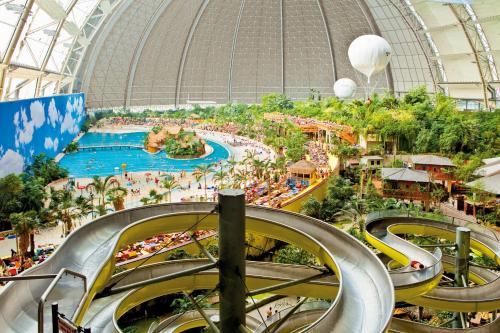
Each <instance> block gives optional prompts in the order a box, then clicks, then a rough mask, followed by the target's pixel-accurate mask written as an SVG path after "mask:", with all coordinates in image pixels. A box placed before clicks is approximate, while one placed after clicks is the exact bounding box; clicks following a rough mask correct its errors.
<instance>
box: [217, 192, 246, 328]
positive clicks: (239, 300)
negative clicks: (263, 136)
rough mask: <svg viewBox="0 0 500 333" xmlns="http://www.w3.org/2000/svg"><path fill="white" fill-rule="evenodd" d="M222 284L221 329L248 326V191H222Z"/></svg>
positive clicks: (220, 203)
mask: <svg viewBox="0 0 500 333" xmlns="http://www.w3.org/2000/svg"><path fill="white" fill-rule="evenodd" d="M219 287H220V328H221V332H222V333H234V332H238V331H239V327H240V325H243V326H245V316H246V314H245V298H246V296H245V294H246V292H245V193H244V192H243V190H232V189H227V190H222V191H220V192H219Z"/></svg>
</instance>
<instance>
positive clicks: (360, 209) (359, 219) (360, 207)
mask: <svg viewBox="0 0 500 333" xmlns="http://www.w3.org/2000/svg"><path fill="white" fill-rule="evenodd" d="M367 213H368V207H367V205H366V202H365V200H364V199H360V198H358V197H355V196H354V197H352V198H351V199H350V200H349V201H347V202H346V203H345V205H344V207H343V208H342V209H341V210H340V211H339V212H338V213H336V214H335V215H336V216H341V217H350V218H351V220H352V222H354V224H355V225H357V226H358V227H359V231H360V233H361V234H363V232H364V230H365V214H367Z"/></svg>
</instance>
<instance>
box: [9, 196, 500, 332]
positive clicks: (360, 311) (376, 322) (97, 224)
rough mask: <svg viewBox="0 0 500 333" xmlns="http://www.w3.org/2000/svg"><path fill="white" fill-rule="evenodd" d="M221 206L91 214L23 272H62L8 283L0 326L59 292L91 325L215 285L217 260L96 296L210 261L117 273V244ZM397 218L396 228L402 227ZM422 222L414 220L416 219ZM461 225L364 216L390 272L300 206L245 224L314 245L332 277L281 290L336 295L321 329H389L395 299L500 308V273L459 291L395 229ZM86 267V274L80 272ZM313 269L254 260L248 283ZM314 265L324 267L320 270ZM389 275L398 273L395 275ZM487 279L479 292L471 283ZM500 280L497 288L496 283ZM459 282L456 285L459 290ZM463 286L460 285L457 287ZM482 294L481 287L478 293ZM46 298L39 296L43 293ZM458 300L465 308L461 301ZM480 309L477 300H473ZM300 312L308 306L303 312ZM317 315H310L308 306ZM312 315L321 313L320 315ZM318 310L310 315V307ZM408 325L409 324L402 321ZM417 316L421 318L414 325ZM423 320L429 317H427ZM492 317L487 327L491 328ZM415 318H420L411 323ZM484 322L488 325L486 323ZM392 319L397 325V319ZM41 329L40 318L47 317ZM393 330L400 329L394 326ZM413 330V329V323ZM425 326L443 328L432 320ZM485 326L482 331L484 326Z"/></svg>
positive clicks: (444, 229)
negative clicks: (419, 266) (418, 265)
mask: <svg viewBox="0 0 500 333" xmlns="http://www.w3.org/2000/svg"><path fill="white" fill-rule="evenodd" d="M213 208H214V204H210V203H183V204H165V205H157V206H148V207H140V208H136V209H130V210H126V211H121V212H117V213H114V214H111V215H108V216H105V217H102V218H100V219H97V220H95V221H94V222H92V223H89V224H87V225H85V226H83V227H81V228H80V229H78V230H76V231H75V232H74V233H72V234H71V235H70V237H69V238H68V239H67V240H66V242H65V243H64V244H63V245H61V246H60V247H59V249H58V250H57V251H56V252H55V253H54V254H53V255H52V256H51V257H50V259H49V260H47V261H46V262H45V263H43V264H42V265H39V266H37V267H34V268H33V269H31V270H29V271H27V272H25V273H24V274H23V275H24V276H29V275H35V274H54V273H58V272H59V273H60V274H59V275H58V277H63V276H64V277H65V279H64V278H60V279H59V280H58V281H57V282H55V280H54V282H52V283H51V282H50V280H49V281H47V280H26V281H16V282H14V283H10V284H9V285H8V286H7V287H6V288H4V290H3V291H2V294H0V301H1V302H0V314H1V316H0V327H1V328H2V332H36V331H37V329H38V323H39V322H41V320H39V319H43V321H44V322H45V331H48V325H47V323H48V322H49V321H50V320H49V319H48V318H50V314H49V311H48V309H49V306H50V304H49V302H53V301H57V302H58V303H59V304H60V312H63V313H65V314H66V315H67V316H68V317H71V318H73V319H74V320H75V321H76V322H77V323H80V324H83V325H86V326H90V327H91V328H92V332H119V329H118V326H117V320H118V319H119V318H120V316H121V315H123V314H124V313H125V312H126V311H128V310H129V309H131V308H133V307H134V306H136V305H138V304H141V303H143V302H145V301H147V300H149V299H152V298H154V297H158V296H159V295H164V294H170V293H175V292H179V291H183V290H184V291H185V290H196V289H212V288H214V287H215V285H216V283H217V272H216V271H215V270H205V271H200V272H198V273H196V274H194V275H192V276H184V277H180V278H177V279H174V280H170V281H164V282H158V283H153V284H149V285H146V286H142V287H139V288H136V289H133V290H131V291H127V292H123V293H118V294H114V295H112V296H107V297H100V298H97V299H96V298H95V296H96V294H97V293H98V292H100V291H102V290H103V289H104V288H105V287H109V286H110V285H112V286H113V288H116V287H119V286H120V285H126V284H128V283H134V281H142V280H144V279H151V278H154V277H158V276H162V275H165V274H169V272H172V271H179V270H183V269H190V268H191V269H192V268H196V267H201V266H203V265H206V264H207V262H203V261H181V262H171V263H163V264H154V265H146V266H143V267H141V268H140V269H137V270H135V271H133V272H132V273H130V274H128V273H126V272H125V273H122V274H124V275H122V276H124V278H123V279H122V278H120V276H112V272H113V271H114V253H116V251H118V250H119V249H120V248H122V247H123V246H124V245H126V244H130V243H132V242H135V241H140V240H143V239H145V238H148V237H150V236H152V235H155V234H158V233H163V232H179V231H184V230H186V229H188V228H189V226H191V225H193V224H195V223H196V222H197V221H200V219H202V218H203V217H205V216H206V215H207V213H209V212H210V211H212V210H213ZM217 222H218V217H217V216H216V215H215V214H213V215H209V216H208V217H207V218H205V219H203V220H202V222H200V223H199V225H197V229H205V230H206V229H217V225H218V223H217ZM398 228H399V229H398ZM413 228H416V229H413ZM454 228H456V225H448V224H444V223H440V222H433V221H429V220H424V219H412V218H409V217H387V216H372V217H370V218H369V221H368V224H367V239H368V240H369V241H370V242H371V243H372V244H373V245H374V246H376V247H378V248H379V249H381V250H382V251H383V252H385V253H387V254H388V255H389V256H390V257H391V258H393V259H395V260H397V261H398V262H399V263H400V264H402V265H403V266H404V267H403V268H401V269H398V270H394V271H391V276H390V277H389V275H388V273H387V271H386V270H385V268H384V266H383V265H382V263H381V262H380V261H379V260H378V259H377V258H376V257H375V255H374V254H373V253H372V252H371V251H370V250H368V249H367V248H366V247H364V246H363V245H362V244H361V243H359V242H358V241H357V240H355V239H354V238H352V237H351V236H349V235H347V234H345V233H343V232H341V231H339V230H336V229H335V228H333V227H331V226H329V225H328V224H326V223H323V222H321V221H318V220H315V219H312V218H309V217H305V216H302V215H298V214H294V213H287V212H283V211H278V210H273V209H266V208H260V207H254V206H248V207H247V231H248V232H253V233H258V234H262V235H266V236H269V237H272V238H276V239H279V240H282V241H285V242H288V243H292V244H297V245H298V246H300V247H302V248H304V249H306V250H308V251H309V252H311V253H313V254H314V255H316V256H317V257H318V258H320V260H321V261H322V263H324V264H325V265H326V266H327V267H328V268H329V269H330V270H332V271H334V272H335V276H334V277H331V276H330V277H322V278H321V279H319V278H318V279H313V280H312V281H309V282H307V283H303V284H297V285H294V286H290V287H288V288H287V289H283V290H280V294H281V293H282V294H289V295H303V296H309V297H321V298H329V299H331V300H332V305H331V306H330V307H329V308H328V309H327V310H326V311H325V312H324V313H323V314H322V315H319V316H317V318H315V319H314V322H311V323H310V324H308V325H307V326H306V327H305V329H306V330H309V331H314V332H383V331H386V330H388V328H389V322H390V320H391V315H392V309H393V305H394V288H395V295H396V299H397V300H406V301H411V302H412V303H414V304H419V305H425V306H432V307H435V308H445V309H451V310H454V311H463V312H467V311H477V310H478V309H480V310H487V309H490V310H492V309H498V308H500V307H499V306H498V297H497V296H495V295H496V294H495V292H496V293H498V290H500V288H498V279H496V280H493V281H491V280H492V278H491V277H490V278H489V281H486V282H488V283H486V284H484V285H482V286H479V287H474V288H464V289H465V290H463V291H461V292H458V293H455V292H448V291H446V290H444V291H443V289H446V288H435V287H436V286H437V284H438V282H439V280H440V278H441V274H442V271H443V266H442V262H441V260H440V257H439V256H435V255H433V254H430V253H429V252H427V251H425V250H422V249H420V248H418V247H416V246H414V245H411V244H410V243H407V242H406V241H404V240H402V239H401V238H399V237H397V236H396V235H395V233H405V232H406V231H407V230H410V232H411V233H422V234H427V233H431V234H438V235H440V236H443V237H444V236H446V237H444V238H449V239H451V237H452V236H453V237H454ZM472 239H473V241H472V242H471V244H472V247H473V248H474V249H477V250H480V251H481V252H482V253H485V254H487V255H488V256H490V257H492V258H495V260H497V262H498V254H499V249H498V247H499V244H498V241H497V240H495V239H494V238H493V237H490V236H489V235H485V234H482V233H481V232H474V233H473V235H472ZM410 260H419V261H420V262H422V263H424V264H425V265H426V269H424V270H422V271H414V270H411V269H409V268H408V267H406V266H407V264H408V263H409V261H410ZM63 269H66V270H69V271H71V272H75V273H77V274H79V275H82V276H85V278H86V280H85V284H83V282H82V280H81V279H79V278H78V277H77V276H75V275H71V274H67V272H64V271H62V270H63ZM311 270H312V269H306V268H298V267H292V266H288V265H275V264H269V263H267V264H263V263H252V262H249V263H248V266H247V278H246V281H245V282H246V284H247V285H248V288H249V289H251V290H254V289H259V288H261V287H264V286H270V285H273V284H279V283H282V282H283V281H290V280H293V279H297V278H299V279H300V278H302V277H304V276H314V275H315V273H314V272H313V271H311ZM316 273H317V272H316ZM391 280H392V281H391ZM475 288H478V290H479V288H488V289H490V290H488V291H491V293H487V291H486V290H485V291H484V293H485V294H482V291H480V292H481V294H480V296H478V294H477V293H475V292H473V291H469V290H468V289H475ZM495 288H496V289H498V290H494V289H495ZM455 289H457V288H454V290H455ZM458 289H460V288H458ZM481 295H483V296H481ZM42 297H43V299H44V300H46V302H45V304H42V305H41V304H40V298H42ZM454 303H459V304H461V305H460V309H458V310H455V309H454V307H456V305H455V304H454ZM472 309H476V310H472ZM298 315H301V314H300V313H299V314H298ZM310 317H311V316H310ZM313 317H314V316H313ZM311 318H312V317H311ZM397 322H402V323H400V326H401V327H404V325H410V326H411V325H412V324H413V323H405V322H404V321H397ZM497 322H498V321H495V322H494V323H493V324H491V325H487V326H483V330H482V331H480V332H497V331H498V324H496V323H497ZM417 326H418V325H415V328H417ZM420 326H424V325H420ZM488 326H489V328H488ZM411 327H413V326H411ZM484 328H486V329H487V330H484ZM393 329H394V328H393ZM42 330H43V327H42ZM396 331H398V330H397V329H396ZM401 331H404V330H401ZM409 331H412V332H416V330H415V329H413V328H412V329H410V330H409ZM422 332H441V331H435V330H429V327H428V326H425V327H424V328H423V330H422ZM478 332H479V331H478Z"/></svg>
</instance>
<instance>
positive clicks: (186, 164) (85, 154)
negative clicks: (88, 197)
mask: <svg viewBox="0 0 500 333" xmlns="http://www.w3.org/2000/svg"><path fill="white" fill-rule="evenodd" d="M146 134H147V133H145V132H136V133H121V134H114V133H86V134H85V135H84V136H83V137H82V138H80V141H79V146H80V147H86V146H113V145H142V144H143V142H144V138H145V136H146ZM207 143H208V144H209V145H210V146H212V148H213V152H212V153H211V154H209V155H208V156H205V157H202V158H197V159H191V160H177V159H172V158H168V157H167V156H166V154H165V153H164V152H160V153H158V154H154V155H153V154H149V153H147V152H145V151H144V150H142V149H130V150H129V149H126V150H118V149H117V150H113V149H112V150H97V151H79V152H76V153H71V154H66V155H65V156H64V157H63V158H62V159H61V160H60V161H59V164H60V165H61V166H62V167H64V168H66V169H68V171H69V173H70V175H73V176H75V177H77V178H84V177H92V176H107V175H111V174H115V173H116V171H115V168H116V167H118V168H120V171H121V165H122V163H126V164H127V171H131V172H136V171H158V170H159V171H165V172H179V171H182V170H184V171H188V172H189V171H193V170H194V169H196V167H197V166H198V165H200V164H209V163H216V162H219V161H220V160H225V159H228V158H229V155H230V153H229V151H228V149H227V148H225V147H224V146H222V145H221V144H219V143H217V142H214V141H210V140H207Z"/></svg>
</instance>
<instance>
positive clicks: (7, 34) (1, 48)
mask: <svg viewBox="0 0 500 333" xmlns="http://www.w3.org/2000/svg"><path fill="white" fill-rule="evenodd" d="M25 5H26V0H13V1H0V36H2V37H1V38H0V58H2V59H3V57H4V55H5V52H6V51H7V47H8V46H9V43H10V40H11V38H12V34H13V33H14V30H15V29H16V25H17V23H18V21H19V18H20V17H21V14H22V13H23V10H24V6H25Z"/></svg>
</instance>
